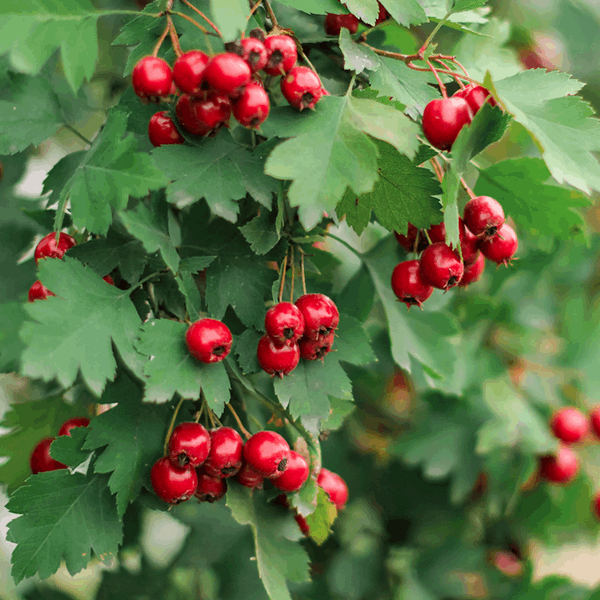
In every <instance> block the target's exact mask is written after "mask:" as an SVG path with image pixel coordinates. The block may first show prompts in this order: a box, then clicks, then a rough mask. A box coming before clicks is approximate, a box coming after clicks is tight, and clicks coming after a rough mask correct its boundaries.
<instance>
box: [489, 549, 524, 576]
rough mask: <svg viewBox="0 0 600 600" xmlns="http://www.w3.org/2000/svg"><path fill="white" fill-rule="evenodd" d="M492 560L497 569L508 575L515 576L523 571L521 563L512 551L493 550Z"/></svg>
mask: <svg viewBox="0 0 600 600" xmlns="http://www.w3.org/2000/svg"><path fill="white" fill-rule="evenodd" d="M492 561H493V563H494V566H495V567H496V568H497V569H498V570H499V571H501V572H502V573H504V574H505V575H508V576H509V577H516V576H518V575H521V574H522V573H523V569H524V567H523V563H522V562H521V561H520V560H519V557H518V556H517V555H516V554H514V553H513V552H494V553H493V554H492Z"/></svg>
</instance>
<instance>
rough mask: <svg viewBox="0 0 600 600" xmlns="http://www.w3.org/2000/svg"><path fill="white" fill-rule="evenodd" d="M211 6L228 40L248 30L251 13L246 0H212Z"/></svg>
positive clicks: (225, 38)
mask: <svg viewBox="0 0 600 600" xmlns="http://www.w3.org/2000/svg"><path fill="white" fill-rule="evenodd" d="M210 8H211V12H212V14H213V17H214V19H215V24H216V25H217V27H218V28H219V30H220V31H221V34H222V35H223V39H224V40H225V41H226V42H230V41H232V40H234V39H236V38H238V37H239V36H240V33H242V32H244V31H245V30H246V24H247V17H248V15H249V13H250V9H249V7H248V2H246V0H210Z"/></svg>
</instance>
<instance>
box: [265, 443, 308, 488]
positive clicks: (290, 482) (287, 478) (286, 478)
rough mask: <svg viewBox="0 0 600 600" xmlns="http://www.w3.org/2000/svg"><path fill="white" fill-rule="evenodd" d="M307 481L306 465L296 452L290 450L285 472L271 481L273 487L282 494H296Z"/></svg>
mask: <svg viewBox="0 0 600 600" xmlns="http://www.w3.org/2000/svg"><path fill="white" fill-rule="evenodd" d="M307 479H308V463H307V462H306V460H305V459H304V458H303V457H302V456H300V454H298V453H297V452H294V451H293V450H290V457H289V459H288V464H287V467H286V468H285V471H284V472H283V473H282V474H281V475H280V476H279V477H277V478H276V479H274V480H273V485H274V486H275V487H276V488H277V489H278V490H281V491H282V492H297V491H298V490H299V489H300V488H301V487H302V486H303V485H304V483H305V482H306V480H307Z"/></svg>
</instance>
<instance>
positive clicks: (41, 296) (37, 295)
mask: <svg viewBox="0 0 600 600" xmlns="http://www.w3.org/2000/svg"><path fill="white" fill-rule="evenodd" d="M48 296H56V294H54V293H52V292H51V291H50V290H49V289H48V288H47V287H46V286H45V285H44V284H43V283H42V282H41V281H40V280H39V279H38V281H35V282H34V283H33V285H32V286H31V287H30V288H29V294H28V299H29V302H35V301H36V300H45V299H46V298H47V297H48Z"/></svg>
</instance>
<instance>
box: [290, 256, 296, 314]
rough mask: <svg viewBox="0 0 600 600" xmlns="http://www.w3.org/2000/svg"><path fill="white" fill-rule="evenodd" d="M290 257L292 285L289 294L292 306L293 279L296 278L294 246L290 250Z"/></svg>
mask: <svg viewBox="0 0 600 600" xmlns="http://www.w3.org/2000/svg"><path fill="white" fill-rule="evenodd" d="M290 252H291V256H290V261H291V263H292V283H291V286H290V287H291V292H290V302H291V303H292V304H294V278H295V277H296V272H295V265H294V246H291V248H290Z"/></svg>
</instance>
